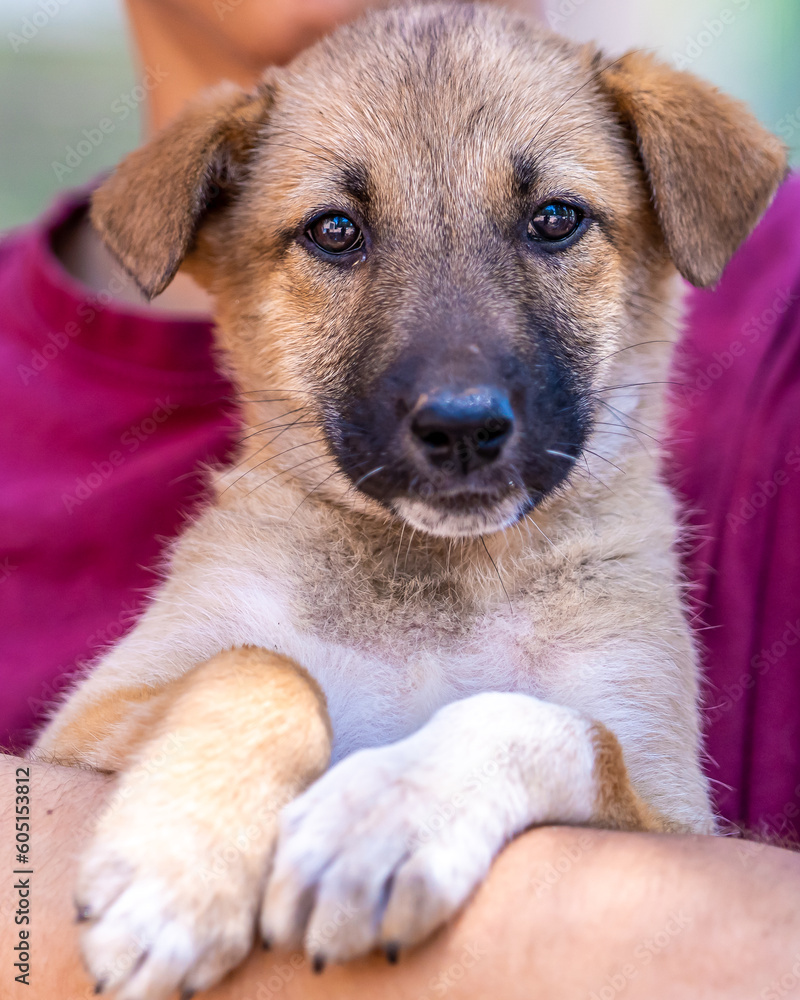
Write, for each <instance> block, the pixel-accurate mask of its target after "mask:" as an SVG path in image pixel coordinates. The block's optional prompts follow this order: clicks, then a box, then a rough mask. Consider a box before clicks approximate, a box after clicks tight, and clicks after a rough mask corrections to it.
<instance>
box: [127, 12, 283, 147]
mask: <svg viewBox="0 0 800 1000" xmlns="http://www.w3.org/2000/svg"><path fill="white" fill-rule="evenodd" d="M127 8H128V16H129V19H130V23H131V29H132V31H133V34H134V37H135V40H136V47H137V49H138V52H139V73H140V76H141V77H142V78H143V79H145V78H148V79H150V80H154V81H157V82H155V85H154V86H153V87H152V88H151V89H149V90H148V94H147V105H146V108H145V113H144V122H143V124H144V128H145V138H146V139H147V138H150V136H151V135H152V134H153V133H154V132H156V131H158V129H160V128H162V126H164V125H166V123H167V122H169V121H170V120H171V119H173V118H174V117H175V115H176V114H178V112H179V111H180V110H181V109H182V108H183V107H184V105H185V104H186V103H187V101H189V100H191V98H193V97H195V96H196V95H197V94H198V93H199V92H200V91H202V90H204V89H205V88H207V87H211V86H213V85H214V84H217V83H219V82H220V80H230V81H231V82H233V83H238V84H240V85H241V86H243V87H246V88H249V87H252V86H253V85H254V84H255V82H256V80H257V79H258V77H259V76H260V73H261V71H262V69H263V66H262V65H251V64H250V63H249V62H248V58H249V57H248V54H247V53H245V52H242V51H240V50H239V49H238V48H232V47H230V46H229V45H226V41H225V37H224V35H223V34H222V33H221V32H212V26H210V25H209V23H208V22H206V21H205V20H204V19H203V18H202V17H192V16H191V12H190V11H188V12H187V11H186V10H184V9H181V10H180V11H176V10H175V9H174V8H173V6H172V4H171V3H170V2H169V0H129V2H128V4H127Z"/></svg>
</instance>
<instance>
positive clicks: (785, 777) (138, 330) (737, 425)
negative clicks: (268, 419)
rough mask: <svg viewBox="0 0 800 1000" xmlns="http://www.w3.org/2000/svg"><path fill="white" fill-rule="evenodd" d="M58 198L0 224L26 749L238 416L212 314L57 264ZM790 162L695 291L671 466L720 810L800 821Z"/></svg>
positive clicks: (128, 601) (12, 563)
mask: <svg viewBox="0 0 800 1000" xmlns="http://www.w3.org/2000/svg"><path fill="white" fill-rule="evenodd" d="M85 197H86V194H85V192H84V193H79V194H78V195H72V196H69V197H67V198H66V199H64V200H62V201H61V202H60V203H59V204H58V205H57V206H56V208H55V210H54V211H53V212H51V213H50V214H49V215H48V216H47V217H46V218H45V219H44V220H42V221H40V222H39V223H37V224H35V225H34V226H32V227H30V228H28V229H24V230H21V231H18V232H16V233H13V234H11V235H10V236H8V237H6V238H5V240H4V241H3V242H2V244H0V383H1V384H0V399H2V406H1V407H0V621H2V623H3V625H2V629H0V678H2V691H3V696H2V702H1V703H0V745H5V746H7V747H10V748H16V749H20V748H23V747H24V746H26V745H27V744H28V743H29V742H30V738H31V733H32V732H33V730H34V728H35V726H36V725H37V724H38V723H39V722H40V721H41V719H42V718H43V714H44V712H45V711H46V709H47V706H48V705H50V704H52V702H53V700H54V699H55V698H57V697H58V695H59V693H60V692H62V691H64V689H65V688H66V687H67V686H68V684H69V681H70V678H72V677H73V676H74V674H75V671H76V670H77V669H78V668H79V665H80V664H81V663H85V662H87V661H89V660H91V659H92V658H93V657H94V656H96V654H97V653H98V651H100V650H101V649H102V648H103V646H105V645H107V644H108V643H109V642H112V641H114V640H116V639H118V638H119V637H120V636H121V635H123V634H124V633H125V631H127V629H128V628H130V626H131V624H132V622H133V620H134V619H135V617H136V615H137V613H138V612H139V611H140V610H141V608H142V606H143V604H144V602H145V601H146V592H147V591H148V589H149V588H151V587H152V585H153V583H154V580H155V577H154V573H153V568H154V567H156V566H157V565H158V562H159V557H160V556H161V554H162V553H163V550H164V545H165V543H166V541H167V540H168V539H169V538H171V537H173V536H174V535H175V534H176V533H177V532H178V531H179V530H180V527H181V525H182V523H183V522H184V516H185V514H186V513H191V511H192V509H193V508H194V507H195V505H196V504H197V503H198V502H199V501H200V500H201V499H202V493H203V484H202V479H201V477H200V476H199V475H198V474H197V471H196V470H197V466H198V463H200V462H219V461H222V460H224V458H225V456H226V454H227V453H228V452H229V449H230V447H231V445H232V441H233V439H234V436H235V431H236V423H235V417H234V415H233V412H232V410H231V407H230V404H229V402H228V400H229V398H230V394H231V391H232V390H231V388H230V386H229V385H228V384H227V383H226V382H225V381H224V380H223V379H222V378H221V377H220V376H219V375H218V374H217V372H216V371H215V368H214V363H213V359H212V355H211V328H210V325H209V324H207V323H204V322H198V321H195V320H189V319H186V320H182V319H180V318H170V319H155V318H153V316H152V315H150V314H149V313H147V312H144V311H136V310H134V309H131V308H122V307H120V306H119V305H118V304H113V305H111V306H109V305H108V304H107V303H105V302H102V301H100V302H99V301H98V300H97V298H95V297H93V296H92V295H91V294H90V293H89V292H88V291H87V290H86V289H85V288H83V287H82V286H81V285H79V284H77V283H76V282H74V281H73V280H71V279H70V278H69V277H68V276H67V275H66V274H65V272H64V271H63V269H62V268H61V267H60V265H59V264H58V262H57V261H56V259H55V258H54V256H53V252H52V250H51V246H50V243H51V237H52V233H53V231H54V230H55V229H56V228H57V227H58V226H59V225H60V224H62V223H63V222H64V221H65V220H66V219H67V218H68V217H69V215H70V214H71V213H72V212H74V211H76V210H78V209H79V208H80V207H81V206H82V205H83V204H84V202H85ZM798 303H800V178H798V177H792V178H790V180H789V181H787V182H786V184H785V185H784V186H783V188H782V190H781V191H780V193H779V195H778V197H777V198H776V200H775V202H774V204H773V205H772V207H771V209H770V210H769V212H768V214H767V216H766V217H765V219H764V220H763V221H762V223H761V225H760V226H759V228H758V229H757V230H756V232H755V233H754V234H753V236H752V237H751V239H750V240H749V241H748V242H747V244H746V245H745V246H744V247H743V248H742V249H741V250H740V251H739V253H738V254H737V255H736V257H735V258H734V260H733V262H732V263H731V265H730V266H729V268H728V270H727V271H726V274H725V276H724V278H723V280H722V282H721V284H720V285H719V287H718V288H717V289H716V290H715V291H713V292H698V291H693V292H692V293H691V296H690V313H689V322H688V328H687V330H686V333H685V336H684V338H683V341H682V343H681V346H680V365H679V370H680V372H681V374H680V376H679V377H680V379H681V380H682V382H683V385H682V386H681V387H680V388H678V389H676V390H675V397H674V400H673V405H672V425H673V431H672V435H671V443H670V455H669V462H668V473H669V477H670V479H671V481H672V482H673V484H674V485H675V486H676V488H677V489H678V491H679V493H680V495H681V497H682V499H683V501H684V504H685V508H686V511H687V517H688V520H689V521H690V523H691V524H692V525H694V526H695V528H696V529H697V530H696V536H695V540H694V543H693V546H692V547H691V548H688V549H687V555H686V566H687V572H688V574H689V576H690V578H691V580H692V582H693V583H694V592H693V603H694V610H695V612H696V615H697V618H696V624H697V625H698V628H697V637H698V640H699V643H700V645H701V647H702V649H703V653H704V661H705V669H706V676H707V684H706V699H705V700H706V730H707V747H708V756H709V759H708V765H707V766H708V773H709V775H710V777H711V779H712V782H713V787H714V790H715V796H716V803H717V806H718V808H719V809H720V811H721V813H722V814H723V815H724V816H725V817H727V818H728V819H729V820H731V821H733V822H736V823H741V824H744V825H747V826H749V827H755V828H759V826H761V825H762V824H765V825H766V826H768V827H769V828H770V829H772V830H774V831H775V832H778V833H781V834H784V835H787V834H788V835H792V834H793V833H794V827H795V825H797V826H798V827H800V822H797V823H795V820H796V819H800V309H799V308H798Z"/></svg>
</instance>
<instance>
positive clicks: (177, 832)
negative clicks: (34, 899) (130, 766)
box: [75, 796, 276, 1000]
mask: <svg viewBox="0 0 800 1000" xmlns="http://www.w3.org/2000/svg"><path fill="white" fill-rule="evenodd" d="M275 828H276V822H275V817H274V814H272V815H270V814H268V813H267V814H265V815H264V817H263V822H261V823H251V824H250V825H249V826H248V827H247V828H246V829H237V828H236V827H235V826H233V825H232V826H231V827H229V828H228V829H227V831H226V836H224V837H221V836H220V830H219V825H217V824H214V822H213V817H212V822H211V823H210V824H209V823H207V822H206V818H205V817H204V815H203V811H202V810H201V809H198V811H197V813H196V814H195V815H186V813H182V812H179V811H178V810H177V809H176V810H175V811H170V810H163V809H161V810H156V811H153V810H151V809H148V802H147V800H146V798H144V799H142V798H140V797H135V796H133V797H131V799H130V800H128V801H127V802H123V803H117V804H116V805H112V807H111V809H110V810H109V811H108V812H107V813H106V814H105V815H104V816H103V818H102V819H101V822H100V826H99V828H98V831H97V834H96V836H95V838H94V841H93V843H92V845H91V847H90V848H89V850H88V851H87V852H86V854H85V856H84V858H83V860H82V863H81V867H80V871H79V876H78V883H77V887H76V892H75V903H76V907H77V908H78V916H79V919H80V920H82V921H85V923H86V927H85V930H84V933H83V936H82V950H83V956H84V960H85V962H86V965H87V967H88V969H89V971H90V973H91V974H92V976H93V977H94V979H95V981H96V983H97V988H98V991H99V992H106V991H108V992H114V991H118V994H117V995H118V997H119V998H120V1000H162V998H166V997H168V996H170V995H171V994H172V993H173V992H174V991H175V990H179V991H180V993H181V995H182V996H190V995H191V994H192V993H194V992H197V991H199V990H203V989H207V988H209V987H211V986H212V985H213V984H214V983H216V982H217V981H218V980H219V979H221V978H222V977H223V976H224V975H225V974H226V973H227V972H228V971H230V969H232V968H234V967H235V966H236V965H238V964H239V963H240V962H241V961H242V960H243V959H244V958H245V956H246V955H247V953H248V952H249V950H250V948H251V947H252V943H253V938H254V934H255V929H256V919H257V912H258V904H259V902H260V899H261V896H262V893H263V885H264V876H265V873H266V868H267V866H268V863H269V858H270V857H271V854H272V849H273V846H274V841H275Z"/></svg>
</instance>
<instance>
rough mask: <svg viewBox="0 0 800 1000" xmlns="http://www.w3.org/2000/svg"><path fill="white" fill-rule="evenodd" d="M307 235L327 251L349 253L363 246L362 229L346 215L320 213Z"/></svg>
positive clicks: (321, 248)
mask: <svg viewBox="0 0 800 1000" xmlns="http://www.w3.org/2000/svg"><path fill="white" fill-rule="evenodd" d="M306 236H308V238H309V239H310V240H311V242H312V243H315V244H316V245H317V246H318V247H319V248H320V250H324V251H325V253H332V254H340V253H348V252H349V251H350V250H355V249H357V248H358V247H360V246H361V244H362V243H363V241H364V239H363V236H362V234H361V230H360V229H359V228H358V226H357V225H356V224H355V223H354V222H353V221H352V220H351V219H348V218H347V216H346V215H335V214H333V213H330V214H328V215H320V216H319V217H318V218H316V219H314V221H313V222H312V223H311V225H310V226H309V227H308V229H307V230H306Z"/></svg>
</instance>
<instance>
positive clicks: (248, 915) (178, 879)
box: [75, 648, 331, 1000]
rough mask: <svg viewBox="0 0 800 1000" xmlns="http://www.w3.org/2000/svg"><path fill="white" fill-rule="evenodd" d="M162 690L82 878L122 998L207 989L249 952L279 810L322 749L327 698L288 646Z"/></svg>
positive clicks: (88, 911) (244, 655) (85, 901)
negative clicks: (153, 720)
mask: <svg viewBox="0 0 800 1000" xmlns="http://www.w3.org/2000/svg"><path fill="white" fill-rule="evenodd" d="M167 693H168V696H169V703H168V705H166V706H162V707H163V714H162V717H161V718H160V720H159V721H158V722H157V724H156V725H155V726H154V729H153V732H152V734H151V735H150V736H149V738H148V739H147V740H146V741H145V742H144V743H142V744H141V746H140V747H139V748H138V749H137V751H136V752H135V753H134V754H133V756H132V757H131V759H130V760H129V762H128V764H127V766H126V768H125V770H123V771H122V773H121V775H120V780H119V785H118V787H117V790H116V794H115V795H114V797H113V799H112V802H111V804H110V806H109V808H108V809H107V811H106V812H105V813H104V814H103V815H102V817H101V819H100V822H99V825H98V828H97V831H96V835H95V837H94V841H93V843H92V845H91V847H90V848H89V850H88V852H87V854H86V856H85V857H84V859H83V862H82V865H81V867H80V872H79V877H78V885H77V888H76V896H75V899H76V905H77V907H78V914H79V918H80V919H82V920H85V921H87V928H86V931H85V934H84V936H83V951H84V957H85V959H86V962H87V965H88V966H89V969H90V970H91V972H92V973H93V974H94V976H95V977H96V979H97V982H98V986H99V987H100V989H103V990H105V989H119V990H120V997H123V998H125V1000H161V998H164V997H167V996H169V995H170V994H171V993H172V992H173V991H174V990H175V989H176V988H178V987H179V988H181V989H182V990H184V991H187V992H191V991H194V990H200V989H205V988H207V987H209V986H211V985H212V984H213V983H214V982H216V981H217V980H218V979H220V978H221V977H222V976H223V975H224V974H225V973H226V972H227V971H228V970H229V969H231V968H232V967H233V966H235V965H236V964H238V963H239V962H240V961H241V960H242V959H243V958H244V956H245V955H246V953H247V952H248V950H249V949H250V947H251V945H252V941H253V935H254V932H255V928H256V918H257V913H258V907H259V903H260V901H261V894H262V892H263V888H264V880H265V876H266V872H267V869H268V866H269V863H270V860H271V857H272V852H273V848H274V843H275V836H276V832H277V813H278V811H279V809H280V808H281V807H282V806H283V805H284V804H285V803H286V802H287V801H289V800H291V799H292V798H293V797H294V796H295V795H297V794H298V793H299V792H301V791H302V790H303V789H304V788H305V787H306V786H307V785H308V784H309V783H310V782H311V781H313V780H314V779H315V778H316V777H317V776H318V775H319V774H320V773H321V772H322V771H324V769H325V767H326V766H327V763H328V760H329V757H330V742H331V741H330V727H329V722H328V717H327V711H326V708H325V703H324V698H323V696H322V694H321V692H320V691H319V689H318V688H317V686H316V684H315V683H314V682H313V681H312V680H311V679H310V678H309V677H308V676H307V675H306V674H305V673H304V672H303V671H302V670H301V669H300V668H298V667H297V666H296V664H294V663H293V662H292V661H291V660H288V659H287V658H285V657H283V656H278V655H277V654H274V653H269V652H266V651H264V650H260V649H253V648H246V649H235V650H230V651H228V652H225V653H221V654H219V655H217V656H215V657H214V658H213V659H212V660H210V661H208V662H207V663H205V664H203V665H202V666H200V667H198V668H197V669H195V670H193V671H191V672H190V673H189V674H187V675H186V676H185V677H183V678H181V680H179V681H178V682H176V683H175V684H174V685H172V686H171V687H170V688H169V689H168V692H167Z"/></svg>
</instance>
